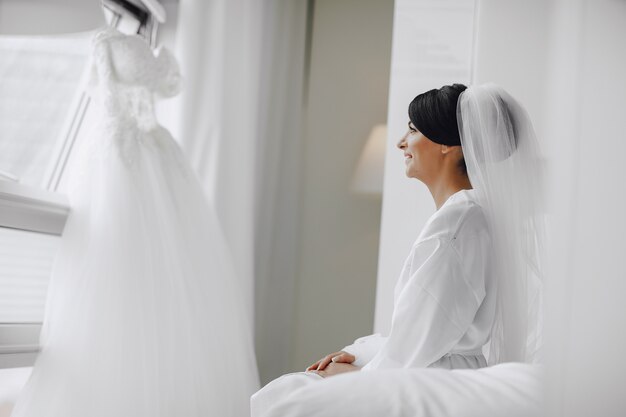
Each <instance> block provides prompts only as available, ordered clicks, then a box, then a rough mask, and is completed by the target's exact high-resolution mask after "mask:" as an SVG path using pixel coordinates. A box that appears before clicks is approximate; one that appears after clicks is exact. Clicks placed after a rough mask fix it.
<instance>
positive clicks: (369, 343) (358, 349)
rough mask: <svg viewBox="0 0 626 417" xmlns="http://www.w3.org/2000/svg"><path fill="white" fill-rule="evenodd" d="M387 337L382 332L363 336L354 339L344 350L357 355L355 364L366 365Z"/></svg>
mask: <svg viewBox="0 0 626 417" xmlns="http://www.w3.org/2000/svg"><path fill="white" fill-rule="evenodd" d="M386 339H387V338H386V337H385V336H382V335H381V334H380V333H375V334H371V335H369V336H363V337H360V338H358V339H356V340H355V341H354V343H353V344H351V345H348V346H346V347H344V348H343V349H341V350H343V351H344V352H348V353H350V354H352V355H354V356H355V357H356V359H355V360H354V362H352V364H353V365H355V366H359V367H364V366H365V365H367V363H368V362H369V361H371V360H372V358H373V357H374V356H375V355H376V354H377V353H378V351H379V350H380V348H381V347H382V346H383V344H384V343H385V340H386Z"/></svg>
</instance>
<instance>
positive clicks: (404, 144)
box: [396, 135, 406, 149]
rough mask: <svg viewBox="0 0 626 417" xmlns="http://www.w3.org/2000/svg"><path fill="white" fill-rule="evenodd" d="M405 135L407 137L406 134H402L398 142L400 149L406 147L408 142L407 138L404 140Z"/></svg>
mask: <svg viewBox="0 0 626 417" xmlns="http://www.w3.org/2000/svg"><path fill="white" fill-rule="evenodd" d="M405 137H406V135H405V136H402V138H401V139H400V140H399V141H398V143H396V146H397V147H398V149H404V147H405V146H406V143H405V140H404V139H405Z"/></svg>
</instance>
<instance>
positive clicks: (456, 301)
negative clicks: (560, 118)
mask: <svg viewBox="0 0 626 417" xmlns="http://www.w3.org/2000/svg"><path fill="white" fill-rule="evenodd" d="M408 113H409V121H408V130H407V132H406V134H405V135H404V136H403V137H402V138H401V139H400V141H399V142H398V144H397V147H398V148H399V149H400V150H401V151H402V152H403V154H404V156H405V169H406V175H407V176H409V177H411V178H416V179H418V180H420V181H421V182H423V183H424V184H425V185H426V186H427V187H428V189H429V191H430V193H431V195H432V197H433V199H434V202H435V205H436V207H437V210H436V211H435V213H434V214H433V215H432V216H431V217H430V219H428V221H427V222H426V224H425V226H424V228H423V229H422V231H421V233H420V235H419V236H418V237H417V239H416V241H415V243H414V244H413V246H412V248H411V250H410V252H409V255H408V257H407V259H406V261H405V263H404V266H403V268H402V272H401V274H400V276H399V278H398V281H397V283H396V287H395V291H394V310H393V314H392V321H391V330H390V332H389V335H388V336H382V335H380V334H373V335H369V336H365V337H362V338H359V339H357V340H356V341H355V342H354V343H353V344H352V345H349V346H346V347H344V348H343V349H342V350H340V351H337V352H333V353H331V354H329V355H326V356H324V357H323V358H321V359H320V360H318V361H316V362H315V363H313V364H312V365H310V366H309V367H308V368H307V369H306V372H304V373H302V372H301V373H294V374H288V375H284V376H283V377H281V378H278V379H276V380H274V381H272V382H271V383H270V384H268V385H266V386H265V387H264V388H263V389H262V390H260V391H258V392H257V393H256V394H254V395H253V396H252V398H251V405H252V411H253V415H261V413H262V411H263V410H264V409H265V408H267V407H271V406H272V404H273V403H274V402H275V401H277V400H278V399H280V398H281V396H282V394H283V393H284V392H285V391H288V390H291V389H293V388H294V386H301V385H303V384H306V383H308V382H307V381H312V380H320V379H322V378H326V377H330V376H333V375H337V374H341V373H345V372H353V371H373V370H377V369H389V368H426V367H430V368H444V369H459V368H481V367H485V366H487V364H490V365H491V364H496V363H500V362H508V361H525V362H531V361H534V360H535V359H536V354H537V349H538V347H539V344H540V340H539V338H538V336H537V335H538V331H537V330H538V327H539V326H538V323H537V318H538V311H539V308H540V305H541V304H540V302H541V298H540V289H541V268H540V266H541V253H542V249H543V233H544V232H543V223H542V218H541V215H540V214H541V213H540V208H541V170H540V160H541V158H540V156H539V147H538V143H537V141H536V138H535V136H534V132H533V129H532V124H531V122H530V119H529V117H528V115H527V113H526V112H525V110H524V109H523V108H522V107H521V105H520V104H519V103H518V102H517V101H516V100H515V99H514V98H513V97H511V96H510V95H509V94H508V93H507V92H506V91H504V90H503V89H502V88H501V87H499V86H496V85H494V84H485V85H478V86H470V87H466V86H464V85H461V84H453V85H448V86H444V87H442V88H440V89H433V90H430V91H427V92H425V93H423V94H420V95H418V96H417V97H415V99H414V100H413V101H412V102H411V103H410V105H409V109H408Z"/></svg>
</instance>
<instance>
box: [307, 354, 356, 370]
mask: <svg viewBox="0 0 626 417" xmlns="http://www.w3.org/2000/svg"><path fill="white" fill-rule="evenodd" d="M355 359H356V358H355V357H354V355H352V354H350V353H348V352H344V351H339V352H334V353H331V354H330V355H326V356H324V357H323V358H322V359H320V360H319V361H317V362H315V363H314V364H313V365H311V366H309V367H308V368H306V370H307V371H313V370H315V371H322V370H324V369H325V368H326V367H327V366H328V364H329V363H331V362H337V363H352V362H354V360H355Z"/></svg>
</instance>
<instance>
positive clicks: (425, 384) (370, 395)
mask: <svg viewBox="0 0 626 417" xmlns="http://www.w3.org/2000/svg"><path fill="white" fill-rule="evenodd" d="M541 380H542V369H541V367H540V366H539V365H529V364H521V363H506V364H500V365H496V366H492V367H488V368H481V369H463V370H452V371H451V370H446V369H432V368H422V369H390V370H372V371H364V372H351V373H347V374H341V375H336V376H333V377H329V378H322V377H320V376H319V375H317V374H314V373H311V372H307V373H305V372H297V373H293V374H287V375H283V376H282V377H280V378H277V379H275V380H274V381H272V382H270V383H269V384H267V385H266V386H265V387H264V388H263V389H261V390H260V391H258V392H257V393H256V394H254V395H253V396H252V398H251V408H252V417H352V416H354V417H421V416H428V417H440V416H454V417H470V416H471V417H474V416H476V417H478V416H480V417H491V416H493V417H517V416H520V417H521V416H524V417H528V416H534V415H538V414H539V412H540V407H541V395H540V394H541Z"/></svg>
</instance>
